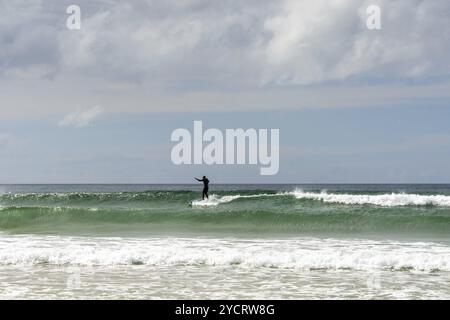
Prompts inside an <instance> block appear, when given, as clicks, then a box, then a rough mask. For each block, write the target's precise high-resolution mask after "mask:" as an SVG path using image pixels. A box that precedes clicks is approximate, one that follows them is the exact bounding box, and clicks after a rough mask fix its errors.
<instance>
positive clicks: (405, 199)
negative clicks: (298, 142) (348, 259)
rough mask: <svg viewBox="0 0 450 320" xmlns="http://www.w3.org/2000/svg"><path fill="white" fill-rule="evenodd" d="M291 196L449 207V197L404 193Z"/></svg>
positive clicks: (301, 194) (380, 204) (346, 202)
mask: <svg viewBox="0 0 450 320" xmlns="http://www.w3.org/2000/svg"><path fill="white" fill-rule="evenodd" d="M292 194H293V195H294V196H295V197H296V198H297V199H312V200H321V201H323V202H327V203H342V204H373V205H379V206H386V207H394V206H409V205H416V206H424V205H435V206H450V196H445V195H419V194H406V193H391V194H380V195H366V194H333V193H327V192H320V193H317V192H304V191H302V190H296V191H294V192H292Z"/></svg>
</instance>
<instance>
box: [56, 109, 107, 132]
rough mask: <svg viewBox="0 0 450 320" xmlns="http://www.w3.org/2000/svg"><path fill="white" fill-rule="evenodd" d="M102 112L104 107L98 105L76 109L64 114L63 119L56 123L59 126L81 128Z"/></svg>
mask: <svg viewBox="0 0 450 320" xmlns="http://www.w3.org/2000/svg"><path fill="white" fill-rule="evenodd" d="M103 112H104V109H103V108H102V107H100V106H95V107H93V108H91V109H86V110H77V111H75V112H73V113H70V114H68V115H67V116H65V117H64V119H63V120H61V121H60V122H59V123H58V125H59V126H61V127H69V126H71V127H76V128H83V127H86V126H88V125H89V124H91V123H92V121H94V120H95V119H97V118H98V117H99V116H100V115H101V114H102V113H103Z"/></svg>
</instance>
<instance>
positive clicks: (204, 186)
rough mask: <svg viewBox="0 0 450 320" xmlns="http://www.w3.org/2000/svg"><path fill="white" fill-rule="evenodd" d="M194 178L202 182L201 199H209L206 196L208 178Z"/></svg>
mask: <svg viewBox="0 0 450 320" xmlns="http://www.w3.org/2000/svg"><path fill="white" fill-rule="evenodd" d="M195 180H197V181H201V182H203V193H202V199H203V200H205V197H206V199H209V197H208V189H209V186H208V184H209V180H208V178H203V179H197V178H195Z"/></svg>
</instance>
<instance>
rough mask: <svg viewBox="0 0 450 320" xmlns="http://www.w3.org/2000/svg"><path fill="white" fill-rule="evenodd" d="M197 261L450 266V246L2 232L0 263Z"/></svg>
mask: <svg viewBox="0 0 450 320" xmlns="http://www.w3.org/2000/svg"><path fill="white" fill-rule="evenodd" d="M5 264H10V265H35V264H50V265H100V266H103V265H104V266H114V265H131V264H142V265H148V266H170V265H192V266H195V265H197V266H230V265H233V266H235V267H236V268H241V267H245V268H247V267H254V268H261V267H271V268H289V269H306V270H311V269H354V270H376V269H380V270H385V269H388V270H416V271H426V272H429V271H435V270H441V271H450V246H448V245H444V244H439V243H432V242H398V241H397V242H392V241H391V242H389V241H369V240H359V239H355V240H340V239H316V238H301V239H286V240H238V239H199V238H152V239H138V238H114V237H113V238H86V237H60V236H18V235H14V236H12V235H0V265H5Z"/></svg>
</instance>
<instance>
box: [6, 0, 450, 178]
mask: <svg viewBox="0 0 450 320" xmlns="http://www.w3.org/2000/svg"><path fill="white" fill-rule="evenodd" d="M73 4H75V5H78V6H79V7H80V9H81V28H80V29H79V30H69V29H68V28H67V27H66V21H67V19H68V17H69V16H70V14H68V13H66V9H67V7H68V6H69V5H73ZM370 5H377V6H379V7H380V9H381V11H380V14H381V15H380V18H381V20H380V21H381V29H379V30H369V29H368V28H367V24H366V22H367V19H368V17H369V15H368V13H367V11H366V10H367V8H368V7H369V6H370ZM449 18H450V2H449V1H448V0H434V1H426V0H425V1H421V0H396V1H390V0H389V1H388V0H359V1H357V0H331V1H329V0H328V1H325V0H316V1H307V0H281V1H275V0H258V1H256V0H248V1H232V0H230V1H219V0H217V1H205V0H186V1H172V0H135V1H130V2H124V1H112V0H90V1H87V0H71V1H56V0H45V1H44V0H42V1H38V0H31V1H22V0H8V1H6V0H0V184H9V183H191V182H193V181H192V180H193V179H192V178H193V176H202V175H205V174H206V175H208V176H209V177H210V179H211V180H212V181H213V182H216V183H450V126H449V120H450V57H449V54H448V52H450V19H449ZM194 120H201V121H203V126H204V127H205V128H218V129H220V130H223V131H225V130H226V129H233V128H244V129H247V128H256V129H258V128H267V129H272V128H276V129H279V130H280V170H279V172H278V174H276V175H273V176H261V175H260V174H259V166H258V165H256V166H255V165H212V166H207V165H181V166H176V165H174V164H173V163H172V161H171V158H170V155H171V149H172V147H173V146H174V144H175V143H174V142H172V141H171V140H170V137H171V133H172V132H173V131H174V130H175V129H177V128H186V129H188V130H191V131H192V130H193V121H194Z"/></svg>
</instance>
